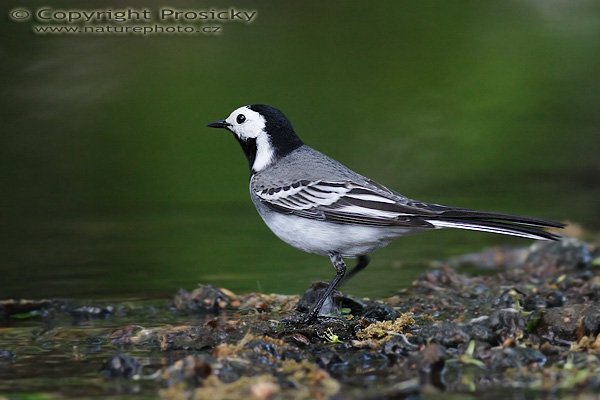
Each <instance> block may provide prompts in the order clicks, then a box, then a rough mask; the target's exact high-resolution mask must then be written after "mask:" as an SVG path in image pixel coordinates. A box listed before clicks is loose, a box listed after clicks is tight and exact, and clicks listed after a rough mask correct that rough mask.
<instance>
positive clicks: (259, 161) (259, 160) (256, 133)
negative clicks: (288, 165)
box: [225, 106, 275, 172]
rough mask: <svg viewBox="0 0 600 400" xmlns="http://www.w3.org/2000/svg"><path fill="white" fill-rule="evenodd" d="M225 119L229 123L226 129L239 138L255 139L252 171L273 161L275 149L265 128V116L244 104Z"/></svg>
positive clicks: (257, 170)
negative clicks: (254, 156)
mask: <svg viewBox="0 0 600 400" xmlns="http://www.w3.org/2000/svg"><path fill="white" fill-rule="evenodd" d="M225 121H226V122H227V123H229V125H230V126H229V127H228V129H229V130H230V131H232V132H233V133H234V135H236V136H237V137H239V138H240V139H241V140H243V141H246V140H248V139H256V158H255V159H254V164H252V169H253V170H254V172H259V171H262V170H263V169H265V168H266V167H268V166H269V165H270V164H271V163H272V162H273V159H274V156H275V151H274V150H273V146H272V145H271V141H270V140H269V135H268V134H267V132H266V129H265V127H266V124H267V121H266V120H265V117H263V116H262V115H260V114H259V113H257V112H256V111H254V110H251V109H250V107H248V106H244V107H240V108H238V109H236V110H235V111H233V112H232V113H231V114H230V115H229V117H227V119H226V120H225Z"/></svg>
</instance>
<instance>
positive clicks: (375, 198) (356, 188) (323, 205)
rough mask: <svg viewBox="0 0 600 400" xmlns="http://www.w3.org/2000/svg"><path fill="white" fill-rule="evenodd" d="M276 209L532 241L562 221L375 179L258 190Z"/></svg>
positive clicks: (330, 218)
mask: <svg viewBox="0 0 600 400" xmlns="http://www.w3.org/2000/svg"><path fill="white" fill-rule="evenodd" d="M255 194H256V196H257V198H258V199H259V201H261V202H262V203H263V204H265V205H266V206H267V207H269V208H271V209H273V210H274V211H277V212H280V213H284V214H291V215H296V216H299V217H304V218H310V219H318V220H324V221H329V222H334V223H343V224H357V225H367V226H379V227H407V228H415V229H423V228H424V229H427V228H430V229H432V228H446V227H448V228H459V229H469V230H479V231H485V232H493V233H500V234H508V235H514V236H522V237H528V238H533V239H557V236H556V235H554V234H552V233H549V232H546V231H544V230H543V229H542V228H546V227H557V228H560V227H563V226H564V225H563V224H561V223H558V222H552V221H544V220H540V219H535V218H528V217H518V216H512V215H508V214H501V213H490V212H480V211H474V210H469V209H464V208H453V207H446V206H441V205H437V204H427V203H422V202H417V201H413V200H410V199H407V198H405V197H402V196H400V195H398V194H397V193H394V192H393V191H391V190H389V189H387V188H386V187H384V186H381V185H379V184H377V183H375V182H373V181H366V182H365V183H364V184H360V183H357V182H353V181H324V180H317V181H307V180H300V181H297V182H294V183H293V184H290V185H286V186H282V187H271V188H265V189H263V190H260V191H255Z"/></svg>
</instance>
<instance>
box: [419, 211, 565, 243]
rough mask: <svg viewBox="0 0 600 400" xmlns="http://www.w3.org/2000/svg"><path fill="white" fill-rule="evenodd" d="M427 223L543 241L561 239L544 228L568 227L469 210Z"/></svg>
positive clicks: (454, 212)
mask: <svg viewBox="0 0 600 400" xmlns="http://www.w3.org/2000/svg"><path fill="white" fill-rule="evenodd" d="M427 222H429V223H430V224H432V225H434V226H436V227H440V228H458V229H469V230H474V231H483V232H492V233H499V234H503V235H512V236H520V237H526V238H530V239H542V240H558V239H560V236H559V235H556V234H554V233H551V232H546V231H545V230H544V228H564V227H565V226H566V225H565V224H563V223H561V222H555V221H546V220H543V219H537V218H530V217H519V216H516V215H509V214H502V213H493V212H482V211H474V210H467V209H449V210H447V211H443V212H441V213H439V214H437V215H435V216H433V217H432V218H427Z"/></svg>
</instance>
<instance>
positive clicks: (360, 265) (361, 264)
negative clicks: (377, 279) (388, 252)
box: [342, 255, 371, 284]
mask: <svg viewBox="0 0 600 400" xmlns="http://www.w3.org/2000/svg"><path fill="white" fill-rule="evenodd" d="M370 261H371V259H370V258H369V256H367V255H362V256H358V262H357V263H356V265H355V266H354V268H352V269H351V270H350V272H348V275H346V277H345V278H344V280H343V281H342V284H345V283H346V282H348V281H349V280H350V279H351V278H352V277H353V276H354V275H356V274H358V273H359V272H360V271H362V270H363V269H365V268H367V265H369V262H370Z"/></svg>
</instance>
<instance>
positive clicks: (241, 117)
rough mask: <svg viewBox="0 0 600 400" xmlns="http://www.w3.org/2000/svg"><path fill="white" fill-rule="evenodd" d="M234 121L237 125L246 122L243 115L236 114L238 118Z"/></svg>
mask: <svg viewBox="0 0 600 400" xmlns="http://www.w3.org/2000/svg"><path fill="white" fill-rule="evenodd" d="M235 120H236V121H237V123H238V124H243V123H244V121H245V120H246V116H245V115H244V114H238V116H237V118H236V119H235Z"/></svg>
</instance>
